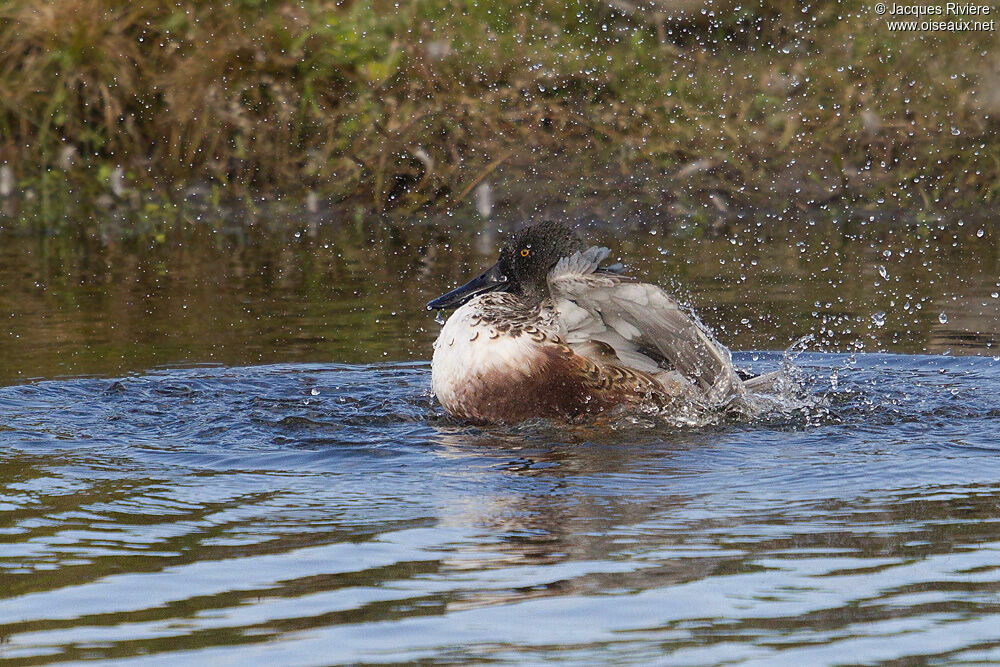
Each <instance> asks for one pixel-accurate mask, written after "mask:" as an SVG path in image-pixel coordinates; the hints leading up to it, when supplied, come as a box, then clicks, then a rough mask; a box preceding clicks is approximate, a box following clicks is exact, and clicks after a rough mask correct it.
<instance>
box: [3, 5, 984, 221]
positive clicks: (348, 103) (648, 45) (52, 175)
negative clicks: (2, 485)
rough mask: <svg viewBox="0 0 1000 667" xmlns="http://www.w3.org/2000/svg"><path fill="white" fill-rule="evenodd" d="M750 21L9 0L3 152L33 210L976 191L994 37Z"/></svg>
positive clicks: (790, 17)
mask: <svg viewBox="0 0 1000 667" xmlns="http://www.w3.org/2000/svg"><path fill="white" fill-rule="evenodd" d="M397 4H398V7H397ZM717 6H721V5H717ZM767 7H768V8H767V9H766V10H765V9H762V8H761V7H759V6H755V5H754V4H753V3H750V4H746V5H742V6H741V7H739V8H737V9H735V10H733V11H723V10H719V11H718V12H717V13H718V16H716V17H707V18H705V17H701V20H700V21H694V22H690V21H689V22H686V23H672V22H668V23H666V24H663V23H658V22H656V21H652V20H646V17H644V16H642V15H636V14H631V15H625V14H619V13H616V12H615V11H614V10H612V9H611V8H610V5H609V4H608V3H605V2H601V1H599V0H575V1H570V2H566V3H562V2H556V1H554V0H523V1H521V2H518V3H508V2H506V0H480V1H478V2H474V1H471V0H466V1H462V0H455V1H451V2H446V1H445V0H415V1H411V2H401V3H394V2H388V1H383V0H371V1H369V2H364V1H353V2H352V1H350V0H347V1H345V2H339V3H335V2H321V1H313V0H304V1H303V2H301V3H281V2H267V1H266V0H242V1H239V2H234V3H222V2H212V3H210V2H194V1H188V2H167V1H166V0H146V1H144V2H136V3H132V2H124V1H120V0H52V2H47V3H37V2H33V1H30V0H14V1H13V2H8V3H7V4H6V5H4V6H3V7H2V8H0V163H3V164H5V165H7V167H8V168H9V170H12V174H13V176H14V177H15V180H16V183H17V185H18V189H19V190H20V191H24V190H25V189H31V190H32V191H34V192H36V193H39V194H41V196H42V198H43V199H44V198H45V197H46V196H47V195H48V193H49V192H57V193H58V192H64V193H65V192H69V193H85V194H89V193H94V192H100V191H107V190H108V189H111V190H115V191H116V193H117V194H118V196H121V192H120V191H121V190H122V186H125V187H127V188H130V189H131V188H135V189H138V190H140V191H152V192H158V193H162V194H163V195H165V196H166V197H167V198H168V199H169V198H176V196H177V195H178V194H179V193H181V192H183V191H184V190H185V189H186V188H190V187H192V186H198V187H200V188H202V189H203V190H205V189H207V190H208V191H209V192H210V193H211V195H210V196H212V197H219V196H220V193H223V194H224V195H225V196H226V197H245V196H247V195H248V194H250V193H284V194H289V195H301V194H304V193H305V191H306V190H307V189H308V190H312V191H314V192H316V193H318V194H319V195H320V196H322V197H329V198H331V199H333V200H335V201H339V202H351V203H352V204H354V205H355V206H358V205H360V206H363V207H364V208H365V209H369V210H375V211H384V210H391V209H395V210H397V211H400V212H410V211H414V210H416V209H418V208H421V207H426V208H447V207H454V206H455V205H457V204H459V203H462V202H465V201H467V200H468V199H469V198H470V197H469V195H470V193H471V192H472V191H473V188H474V187H475V186H476V185H477V184H478V183H479V182H480V181H482V180H484V179H490V180H493V181H497V180H499V181H505V182H508V183H515V182H517V181H522V182H533V181H535V180H544V181H548V182H550V183H554V184H555V185H554V187H557V188H560V189H561V191H562V192H570V193H571V194H572V193H573V192H576V193H580V194H587V193H591V194H592V193H597V192H601V191H602V189H603V191H604V192H607V193H610V196H614V193H616V192H621V190H622V188H621V184H622V183H623V182H626V181H627V180H628V179H629V178H630V177H634V176H635V175H637V174H639V175H642V176H643V178H640V179H638V180H639V181H640V182H641V183H642V185H641V186H640V188H639V189H640V190H641V193H640V194H641V196H643V197H646V198H648V199H650V200H655V201H658V202H667V203H670V202H676V203H677V204H678V205H680V206H684V205H686V204H687V203H697V202H699V201H700V202H702V203H704V202H707V201H713V202H716V203H719V205H720V206H735V207H742V206H753V205H761V204H763V203H765V202H766V203H767V204H769V205H770V206H772V207H773V206H799V207H803V206H814V205H823V204H827V203H836V201H837V200H838V199H844V198H847V199H848V201H862V202H867V203H872V204H881V205H885V206H890V207H891V206H900V207H919V208H923V209H926V210H930V211H934V210H940V209H943V208H946V207H949V206H969V205H972V206H975V205H980V204H988V203H990V202H994V201H995V200H996V199H997V196H998V193H1000V132H998V129H1000V120H998V118H1000V77H998V76H997V75H996V72H997V71H1000V55H998V52H997V49H996V44H997V38H998V36H997V34H996V33H990V32H975V33H970V32H965V33H921V32H912V33H906V32H890V31H889V30H888V29H887V28H886V26H885V25H884V21H883V20H882V19H881V18H879V17H876V16H875V15H874V13H873V12H872V11H871V9H870V7H868V6H867V5H863V4H861V3H857V2H845V3H839V4H838V3H818V4H811V3H802V2H796V1H793V0H780V1H779V2H777V3H767ZM553 174H555V175H554V176H553ZM645 176H649V177H650V178H648V179H646V178H645ZM635 180H637V179H635V178H633V181H635ZM630 192H631V191H630Z"/></svg>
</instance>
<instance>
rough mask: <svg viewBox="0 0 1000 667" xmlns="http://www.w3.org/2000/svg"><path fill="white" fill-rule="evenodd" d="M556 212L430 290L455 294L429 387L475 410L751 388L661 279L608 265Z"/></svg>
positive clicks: (607, 404)
mask: <svg viewBox="0 0 1000 667" xmlns="http://www.w3.org/2000/svg"><path fill="white" fill-rule="evenodd" d="M608 254H609V251H608V249H606V248H598V247H591V248H587V249H583V246H582V244H581V243H580V241H579V239H577V238H576V236H575V235H573V233H572V232H571V231H570V230H568V228H566V227H565V226H563V225H561V224H558V223H550V222H547V223H540V224H538V225H535V226H532V227H527V228H525V229H523V230H520V231H519V232H516V233H515V234H514V235H513V236H512V238H511V239H510V240H509V241H508V243H506V244H505V245H504V246H503V248H502V249H501V253H500V260H499V261H498V262H497V265H496V266H494V267H491V268H490V269H489V270H488V271H487V272H485V273H484V274H483V275H482V276H479V277H478V278H476V279H474V280H473V281H471V282H470V283H468V284H467V285H463V286H462V287H460V288H458V289H456V290H454V291H453V292H450V293H449V294H447V295H444V296H443V297H440V298H439V299H436V300H434V301H432V302H431V303H430V304H429V307H450V306H455V305H457V306H458V309H457V310H456V311H455V312H454V313H453V314H452V315H451V317H449V319H448V321H447V322H446V323H445V325H444V327H443V328H442V330H441V334H440V336H439V337H438V339H437V342H436V343H435V344H434V358H433V362H432V366H431V368H432V371H431V375H432V389H433V391H434V393H435V395H436V396H437V398H438V400H439V401H440V402H441V405H442V406H443V407H444V408H445V410H446V411H448V412H449V413H450V414H451V415H453V416H455V417H458V418H461V419H467V420H471V421H475V422H482V423H491V422H517V421H522V420H524V419H528V418H532V417H548V418H556V419H567V420H573V419H580V418H585V417H587V416H591V415H596V414H599V413H603V412H606V411H609V410H615V411H623V410H630V409H648V410H669V409H670V408H671V406H673V405H676V404H679V403H681V402H683V403H685V404H691V403H692V402H694V403H698V404H700V405H704V406H718V405H724V404H726V403H728V402H731V401H733V400H734V399H736V398H738V397H739V396H740V395H741V394H742V393H743V391H744V387H743V382H742V381H741V380H740V378H739V376H738V375H737V373H736V372H735V370H734V368H733V365H732V361H731V359H730V355H729V351H728V350H727V349H726V348H725V347H724V346H722V345H721V344H719V343H718V342H717V341H715V339H714V338H713V337H712V336H711V334H710V333H709V332H708V331H707V329H705V327H704V326H703V325H701V323H700V322H699V321H698V320H697V318H696V317H695V316H694V315H693V314H691V313H688V312H687V311H685V310H684V309H683V308H681V307H680V306H679V305H678V304H677V302H676V301H675V300H674V299H673V298H671V297H670V296H669V295H668V294H667V293H666V292H664V291H663V290H662V289H660V288H659V287H657V286H655V285H651V284H647V283H642V282H639V281H637V280H635V279H632V278H629V277H627V276H624V275H621V274H620V273H619V272H618V270H619V269H618V267H602V263H603V262H604V260H605V259H606V258H607V256H608Z"/></svg>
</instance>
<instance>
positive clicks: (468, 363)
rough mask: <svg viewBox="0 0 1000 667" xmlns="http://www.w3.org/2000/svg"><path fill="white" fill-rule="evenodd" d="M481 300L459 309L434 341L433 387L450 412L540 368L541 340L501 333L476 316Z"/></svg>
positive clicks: (442, 403) (475, 300)
mask: <svg viewBox="0 0 1000 667" xmlns="http://www.w3.org/2000/svg"><path fill="white" fill-rule="evenodd" d="M477 300H478V297H477V298H476V299H473V300H471V301H470V302H469V303H467V304H465V305H464V306H462V307H461V308H459V309H458V310H456V311H455V312H454V313H453V314H452V316H451V317H449V318H448V321H447V322H445V325H444V327H443V328H442V329H441V335H439V336H438V339H437V341H436V342H435V343H434V358H433V360H432V362H431V388H432V389H433V391H434V394H435V395H436V396H437V398H438V400H439V401H441V405H443V406H444V408H445V409H446V410H448V411H449V412H455V409H456V407H457V406H461V405H463V404H467V403H469V402H472V401H474V400H475V395H476V393H477V391H481V390H484V389H487V385H488V384H490V383H498V382H504V383H508V382H512V381H514V380H516V379H518V378H519V377H524V376H528V375H532V374H534V373H536V372H537V371H538V370H539V369H538V368H537V365H538V359H539V354H538V353H539V343H538V342H536V341H535V340H534V339H532V337H531V336H527V335H519V336H509V335H498V334H497V331H496V329H494V328H493V326H491V325H489V324H486V323H482V322H480V321H479V320H478V319H476V318H475V317H474V316H475V315H476V314H477V313H478V312H479V308H478V307H477V305H476V302H477ZM514 384H516V383H514Z"/></svg>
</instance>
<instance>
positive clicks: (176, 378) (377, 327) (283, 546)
mask: <svg viewBox="0 0 1000 667" xmlns="http://www.w3.org/2000/svg"><path fill="white" fill-rule="evenodd" d="M932 231H933V230H932ZM976 231H977V230H976V229H972V230H971V231H970V230H969V229H967V228H961V229H960V228H958V227H955V233H954V234H953V235H952V236H948V235H947V233H944V232H941V230H938V232H935V233H933V234H931V235H930V236H926V235H924V236H921V235H914V236H912V237H906V238H904V237H901V236H897V235H894V234H895V233H894V232H892V231H891V228H882V229H880V230H877V231H872V232H868V231H865V230H862V231H861V232H859V233H858V234H857V235H854V234H855V233H854V232H850V233H847V232H845V231H844V229H843V228H842V227H833V226H832V227H830V228H829V229H827V230H819V231H817V230H812V231H811V232H810V234H811V235H799V233H798V232H796V231H795V230H791V231H786V232H782V233H780V234H778V233H777V232H767V233H766V234H765V233H764V232H760V233H759V234H758V235H749V236H746V235H744V236H740V235H735V236H734V235H728V236H727V235H723V236H721V237H718V238H715V237H711V238H710V237H705V238H686V237H683V236H677V235H674V236H671V237H669V240H668V238H664V237H663V236H662V235H661V236H660V241H657V240H655V238H656V237H655V236H653V235H650V234H649V231H648V230H646V231H644V232H642V233H641V234H633V235H631V236H629V237H628V238H615V235H613V234H607V233H605V234H604V236H603V237H602V240H605V241H607V242H610V243H614V244H615V245H616V247H620V248H622V251H621V253H620V254H621V256H623V257H625V258H631V259H632V264H633V267H634V269H635V270H636V272H639V273H642V274H643V275H646V276H648V277H649V278H650V279H653V280H658V281H660V282H663V283H666V284H670V283H671V282H672V281H673V282H674V284H675V285H676V286H677V288H678V289H680V290H682V291H683V292H684V293H686V294H688V295H689V297H690V299H691V301H692V302H694V303H695V304H696V305H698V307H699V309H700V310H701V311H702V312H703V313H704V314H705V319H706V320H707V321H709V322H710V323H711V324H712V325H713V326H715V327H716V329H717V330H718V331H719V335H720V338H722V339H723V340H724V341H725V342H727V343H730V344H732V345H733V346H734V347H736V348H737V349H744V350H746V349H783V348H785V347H787V346H788V345H789V344H790V343H791V342H792V341H793V340H796V339H797V338H799V337H801V336H803V335H808V334H811V335H812V336H813V337H814V338H813V342H812V343H810V344H809V348H810V351H808V352H806V353H804V354H802V355H801V356H799V357H798V358H797V359H796V360H795V363H796V365H797V366H798V367H799V369H800V370H801V374H802V384H803V389H802V392H803V393H804V395H805V396H806V397H807V398H808V401H807V407H801V408H795V409H793V408H789V409H785V410H778V411H775V412H773V413H771V414H768V415H765V416H764V417H762V418H760V419H758V420H755V421H753V422H751V423H746V422H727V423H721V424H716V425H713V426H709V427H703V428H697V429H695V428H687V429H678V428H672V427H669V426H667V425H665V424H662V423H657V422H655V421H621V422H612V423H601V424H596V425H591V426H575V427H566V426H558V425H554V424H547V423H527V424H523V425H520V426H516V427H491V428H477V427H470V426H467V425H463V424H461V423H457V422H455V421H453V420H451V419H449V418H448V417H446V416H445V415H444V414H443V413H442V412H441V410H440V408H439V407H438V406H437V405H436V403H435V402H434V401H433V398H432V397H431V395H430V393H429V375H430V369H429V366H428V364H427V362H426V359H427V358H428V357H429V355H430V352H429V350H430V342H431V341H432V340H433V336H434V334H435V331H436V328H437V325H435V324H434V322H433V319H432V318H433V315H432V314H428V313H426V312H425V311H423V308H422V304H423V303H424V301H425V300H426V299H427V298H428V297H430V296H434V295H435V294H436V293H437V292H439V291H440V290H441V289H443V288H445V287H448V286H450V285H452V284H454V282H456V281H457V280H459V279H460V278H461V277H463V276H465V275H468V274H469V273H471V271H472V270H474V267H477V266H479V265H481V264H483V263H484V262H485V261H486V257H485V255H488V254H489V252H490V248H489V246H488V245H487V246H486V247H480V246H479V245H477V244H478V241H476V240H475V239H473V238H469V239H465V240H463V237H456V238H451V237H448V236H442V235H441V234H440V233H437V232H413V233H414V234H416V238H395V239H394V238H393V237H392V235H391V234H386V235H380V234H372V235H366V234H364V233H362V232H347V231H338V232H335V233H334V232H330V233H329V234H328V235H326V236H324V232H322V231H320V232H319V233H318V234H315V235H313V236H310V235H309V234H308V233H304V234H301V235H300V236H299V237H296V236H295V235H294V234H295V230H292V231H290V232H289V233H288V235H287V237H280V238H278V240H276V241H275V240H271V241H266V240H264V239H263V237H259V238H258V237H255V236H254V235H253V234H246V233H236V232H235V231H232V230H230V231H228V232H227V231H225V230H221V231H216V232H213V233H207V232H204V231H198V230H193V231H188V232H186V234H188V235H187V236H186V237H184V238H182V239H168V240H167V241H166V242H160V241H155V240H152V241H146V240H142V239H138V240H132V241H128V242H122V243H117V242H116V243H111V242H107V241H102V240H101V239H100V238H99V235H97V236H96V237H95V238H91V239H90V240H86V239H85V240H79V239H78V240H75V241H73V242H72V243H68V244H67V245H65V246H61V245H60V243H61V242H60V241H58V240H53V239H48V240H46V239H39V238H36V237H29V236H11V237H4V243H3V244H2V245H0V261H2V263H0V316H3V317H4V318H5V319H8V318H9V324H8V325H7V326H6V328H5V330H0V336H3V338H2V340H0V385H3V386H0V512H2V517H3V520H2V521H0V662H10V663H18V664H42V663H48V662H55V661H66V660H71V661H72V660H97V661H100V660H111V659H128V662H129V663H130V664H132V663H134V664H147V663H170V664H175V663H179V662H182V661H186V662H197V663H199V664H213V663H227V664H233V663H238V664H260V663H265V662H266V663H269V664H331V663H350V662H373V663H386V662H398V661H414V660H429V661H437V662H470V661H478V660H493V661H524V662H538V661H542V660H562V661H566V662H571V663H581V664H583V663H595V662H622V663H627V662H632V663H648V662H651V661H656V662H660V663H663V664H698V665H701V664H721V663H727V664H728V663H748V664H753V663H756V662H761V663H768V662H771V663H773V662H782V663H785V664H828V663H858V662H864V663H876V662H891V661H900V660H905V659H908V658H910V659H914V661H915V662H922V661H929V662H935V661H937V662H941V663H947V664H956V663H962V662H967V663H976V664H981V663H983V662H991V661H993V662H996V661H1000V601H998V597H997V595H998V592H1000V400H998V398H997V397H998V396H1000V361H998V360H997V359H996V357H995V356H994V355H995V354H996V351H995V349H994V346H995V341H996V336H997V331H998V325H997V314H998V311H997V305H996V304H997V299H996V298H995V297H992V296H991V294H992V293H993V292H995V291H996V289H997V288H996V286H995V282H996V280H997V270H996V269H997V266H998V259H997V252H996V246H995V244H994V242H993V241H992V238H993V232H992V230H990V231H989V232H988V233H985V234H984V235H981V236H980V235H977V234H976ZM948 233H951V232H950V231H949V232H948ZM845 234H846V235H845ZM758 236H760V238H759V239H758ZM765 237H766V238H765ZM637 239H645V241H643V242H641V243H640V242H639V241H638V240H637ZM804 239H805V240H804ZM920 248H923V250H920ZM884 251H888V252H889V253H890V255H888V256H886V255H884V254H883V252H884ZM918 304H919V307H918ZM916 353H919V354H916ZM927 353H930V354H927ZM735 358H736V361H737V363H738V365H739V366H741V367H742V368H746V369H753V370H757V371H766V370H771V369H774V368H777V367H779V366H780V365H781V363H782V356H781V354H780V353H778V352H747V351H742V352H737V353H736V355H735Z"/></svg>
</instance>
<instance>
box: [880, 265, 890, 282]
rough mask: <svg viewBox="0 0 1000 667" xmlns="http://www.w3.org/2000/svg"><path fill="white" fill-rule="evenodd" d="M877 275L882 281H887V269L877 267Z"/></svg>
mask: <svg viewBox="0 0 1000 667" xmlns="http://www.w3.org/2000/svg"><path fill="white" fill-rule="evenodd" d="M878 274H879V275H880V276H882V280H888V279H889V269H887V268H885V266H879V267H878Z"/></svg>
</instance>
